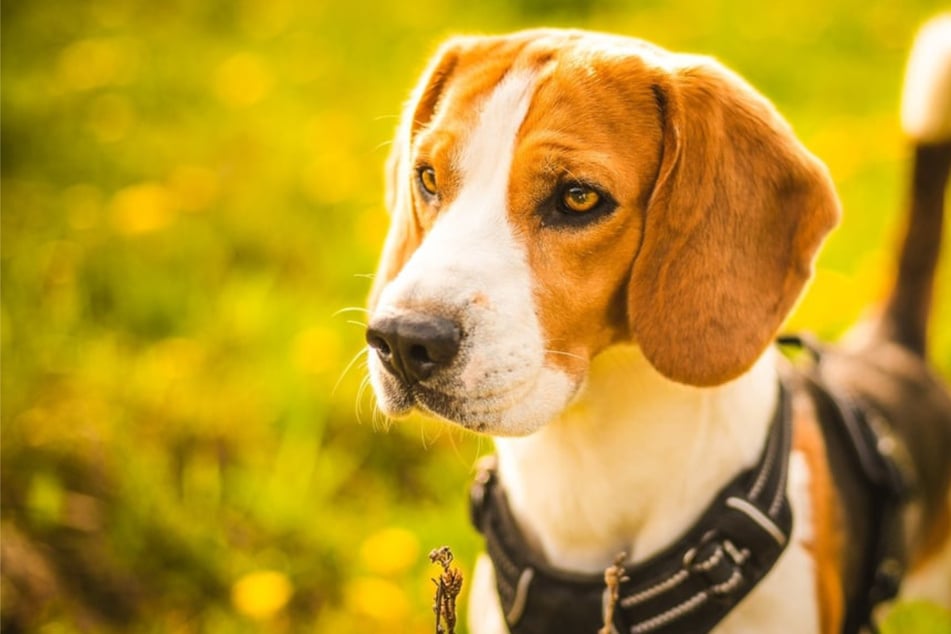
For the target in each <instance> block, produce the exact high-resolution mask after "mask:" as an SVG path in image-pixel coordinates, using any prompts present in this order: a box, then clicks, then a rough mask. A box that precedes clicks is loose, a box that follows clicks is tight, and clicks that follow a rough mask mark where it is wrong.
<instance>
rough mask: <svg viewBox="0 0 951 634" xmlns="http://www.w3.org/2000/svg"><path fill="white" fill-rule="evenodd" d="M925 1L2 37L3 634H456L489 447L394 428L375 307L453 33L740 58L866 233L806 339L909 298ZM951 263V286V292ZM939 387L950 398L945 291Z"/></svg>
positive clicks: (421, 11) (525, 5) (115, 4)
mask: <svg viewBox="0 0 951 634" xmlns="http://www.w3.org/2000/svg"><path fill="white" fill-rule="evenodd" d="M937 8H938V5H937V3H934V2H928V1H924V0H920V1H917V2H911V1H908V2H902V3H894V2H879V1H874V2H868V1H864V0H863V1H858V0H850V1H847V2H832V3H829V2H818V1H817V0H806V1H804V2H799V3H757V4H756V5H754V6H747V5H745V4H743V3H739V2H728V1H726V0H714V1H712V2H704V3H699V2H697V3H694V2H691V1H690V0H674V1H672V2H660V1H658V0H649V1H645V2H640V3H636V4H635V3H626V2H621V1H620V0H603V1H600V2H580V1H574V0H558V1H552V2H545V1H542V0H519V1H517V2H506V1H503V0H483V2H479V3H474V2H467V1H464V0H441V1H437V0H421V1H419V2H379V3H361V2H348V3H345V2H340V1H338V0H330V1H327V0H317V1H311V2H307V1H304V0H244V1H241V2H234V3H230V2H221V1H209V2H198V3H195V2H187V1H185V0H170V1H168V2H158V3H156V2H144V1H140V0H101V1H95V2H93V1H78V2H55V1H53V0H45V1H36V2H24V1H16V0H12V1H9V2H5V3H3V6H2V30H3V31H2V76H3V90H2V159H3V161H2V179H3V180H2V205H3V208H2V278H0V282H2V312H0V326H2V329H0V333H2V335H0V336H2V355H3V373H2V397H3V398H2V410H0V414H2V500H3V507H2V515H0V519H2V531H3V539H2V554H3V562H2V565H3V570H2V606H0V608H2V627H3V630H4V631H5V632H25V631H42V632H73V631H116V632H119V631H122V632H251V631H263V632H296V631H318V632H330V631H336V632H353V631H387V632H428V631H432V622H433V619H432V615H431V612H430V606H431V602H432V584H431V582H430V580H429V578H430V577H433V576H435V575H436V573H437V571H436V570H435V569H433V568H432V567H431V566H429V564H428V562H427V561H426V557H425V553H426V552H427V551H428V550H429V549H431V548H433V547H436V546H439V545H442V544H450V545H451V546H452V547H453V549H454V551H455V552H456V555H457V557H458V559H459V560H460V561H461V563H462V564H463V566H464V567H465V568H466V569H467V570H468V569H469V567H471V565H472V562H473V558H474V555H475V553H476V552H477V550H478V540H477V538H476V535H475V534H474V533H473V531H472V530H470V529H469V527H468V525H467V520H466V513H465V495H464V490H465V483H466V481H467V479H468V477H469V475H470V472H471V464H472V463H473V461H474V459H475V458H476V457H477V455H479V453H481V452H485V451H488V449H489V446H490V445H489V443H488V442H487V441H483V440H480V439H477V438H475V437H473V436H469V435H466V434H464V433H462V432H460V431H457V430H453V429H450V428H448V427H445V426H441V425H436V424H432V423H429V422H426V421H422V420H419V419H411V420H409V421H406V422H399V423H397V424H395V425H394V426H393V427H392V428H391V429H390V430H389V431H388V433H385V432H384V429H385V428H387V427H389V426H388V425H387V424H384V422H383V421H381V420H379V419H378V418H377V417H376V416H375V415H374V414H373V405H372V398H371V397H370V395H369V394H367V391H366V389H365V384H364V382H363V376H364V374H365V372H364V368H363V358H362V356H361V348H362V336H363V332H362V330H363V326H362V324H361V323H360V322H361V320H362V319H363V315H362V313H360V312H359V311H358V310H354V311H343V312H341V309H345V308H348V307H359V306H361V305H362V303H363V298H364V295H365V293H366V290H367V287H368V280H367V274H370V273H371V272H372V271H373V269H374V265H375V258H376V254H377V252H378V249H379V247H380V244H381V242H382V239H383V235H384V233H385V229H386V224H387V217H386V214H385V212H384V210H383V208H382V205H381V199H382V193H381V187H382V177H381V166H382V163H383V161H384V158H385V156H386V153H387V145H388V139H389V138H390V135H391V132H392V130H393V128H394V126H395V122H396V117H397V116H398V114H399V110H400V106H401V103H402V101H403V99H404V98H405V96H406V94H407V93H408V91H409V88H410V87H411V85H412V83H413V82H414V80H415V77H416V75H417V73H418V72H419V71H420V69H421V68H422V67H423V65H424V64H425V61H426V58H427V56H428V54H429V53H430V52H431V51H432V50H433V49H434V47H435V46H436V44H437V43H438V42H439V41H440V40H441V39H442V38H443V37H445V36H446V35H449V34H451V33H457V32H497V31H503V30H510V29H515V28H521V27H527V26H538V25H555V26H559V25H560V26H578V27H586V28H593V29H600V30H610V31H615V32H620V33H625V34H630V35H636V36H640V37H644V38H647V39H650V40H653V41H655V42H656V43H658V44H661V45H663V46H666V47H668V48H672V49H675V50H686V51H692V52H704V53H709V54H714V55H716V56H717V57H719V58H720V59H721V60H723V61H724V62H726V63H727V64H728V65H730V66H732V67H733V68H735V69H737V70H738V71H739V72H740V73H741V74H743V75H745V76H746V77H747V78H748V79H749V80H750V81H751V82H752V83H753V84H754V85H755V86H758V87H759V88H760V89H761V90H762V91H763V92H764V93H766V94H767V95H768V96H770V97H771V98H772V99H774V100H775V102H776V103H777V105H778V106H779V108H780V110H781V111H783V112H784V113H785V114H786V115H787V117H788V118H789V119H790V121H791V122H792V123H793V125H794V126H795V127H796V129H797V131H798V133H799V134H800V136H801V137H802V138H803V140H804V141H805V142H806V144H807V145H808V146H809V147H810V148H812V149H813V151H815V152H816V153H817V154H818V155H819V156H820V157H822V158H823V159H824V160H826V161H827V163H828V164H829V166H830V168H831V170H832V172H833V175H834V177H835V179H836V182H837V184H838V186H839V188H840V192H841V195H842V198H843V201H844V205H845V209H846V218H845V220H844V222H843V225H842V227H841V229H840V231H839V232H838V233H837V234H836V236H835V237H834V238H832V239H831V240H830V242H829V244H828V245H827V248H826V250H825V252H824V255H823V256H822V259H821V261H820V266H819V269H820V270H819V275H818V278H817V280H816V282H815V284H814V285H813V287H812V289H811V291H810V293H809V294H808V296H807V297H806V299H805V300H804V301H803V303H802V305H801V306H800V308H799V310H798V312H797V314H796V316H795V317H794V319H793V320H792V324H793V325H795V326H797V327H808V328H811V329H813V330H816V331H818V332H819V333H820V334H822V335H826V336H832V335H835V334H838V333H840V332H841V331H842V330H843V329H844V328H845V327H847V326H848V324H850V323H851V322H853V321H854V320H855V319H856V318H857V317H858V316H859V314H860V312H861V311H862V310H863V307H865V306H867V305H868V304H869V303H870V302H871V301H873V300H874V299H875V298H876V297H877V296H878V294H879V293H880V292H881V291H882V289H883V288H884V287H885V285H886V284H887V281H888V271H889V270H890V258H891V256H892V245H893V243H894V233H895V230H896V226H897V225H898V223H899V222H900V220H901V218H902V214H901V209H902V204H903V198H904V189H903V188H904V183H905V176H906V174H905V172H906V167H907V164H906V159H907V155H908V148H907V147H906V146H905V144H904V142H903V140H902V138H901V135H900V133H899V131H898V128H897V108H898V106H897V102H898V96H899V86H900V80H901V71H902V66H903V63H904V57H905V54H906V49H907V47H908V45H909V42H910V40H911V38H912V35H913V33H914V30H915V28H916V27H917V25H918V24H919V23H920V22H921V21H922V20H923V19H924V18H925V17H927V16H928V15H929V14H931V13H932V12H933V11H935V10H936V9H937ZM949 264H951V258H946V259H945V264H944V268H943V269H942V277H941V280H940V285H941V287H942V288H943V289H945V290H947V289H948V288H951V284H949V280H951V271H949ZM936 312H937V316H936V323H937V324H939V327H938V329H937V331H936V333H935V337H934V339H935V358H936V361H937V362H938V364H939V366H940V368H941V370H942V371H943V372H944V373H945V375H946V376H947V375H949V374H951V327H949V326H948V324H951V293H944V294H943V295H942V296H941V297H940V298H939V305H938V306H937V307H936Z"/></svg>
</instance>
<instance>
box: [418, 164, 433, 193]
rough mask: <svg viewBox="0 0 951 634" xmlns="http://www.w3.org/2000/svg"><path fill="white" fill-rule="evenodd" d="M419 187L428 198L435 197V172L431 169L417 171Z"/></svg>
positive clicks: (425, 168) (424, 168) (422, 168)
mask: <svg viewBox="0 0 951 634" xmlns="http://www.w3.org/2000/svg"><path fill="white" fill-rule="evenodd" d="M419 186H420V187H422V188H423V191H424V192H426V193H427V194H429V195H430V196H435V195H436V191H437V189H436V170H434V169H433V168H431V167H421V168H420V169H419Z"/></svg>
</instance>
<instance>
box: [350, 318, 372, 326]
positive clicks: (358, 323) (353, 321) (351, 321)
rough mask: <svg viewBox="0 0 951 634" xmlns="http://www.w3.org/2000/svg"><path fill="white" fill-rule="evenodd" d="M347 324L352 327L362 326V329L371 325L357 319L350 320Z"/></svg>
mask: <svg viewBox="0 0 951 634" xmlns="http://www.w3.org/2000/svg"><path fill="white" fill-rule="evenodd" d="M347 323H348V324H350V325H352V326H360V327H361V328H368V327H369V324H366V323H364V322H362V321H357V320H356V319H348V320H347Z"/></svg>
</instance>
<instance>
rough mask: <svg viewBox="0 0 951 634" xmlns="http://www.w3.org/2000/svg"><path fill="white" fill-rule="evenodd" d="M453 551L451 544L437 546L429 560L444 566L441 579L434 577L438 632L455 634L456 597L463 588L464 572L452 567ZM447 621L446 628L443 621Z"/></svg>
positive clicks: (434, 608) (434, 607) (438, 633)
mask: <svg viewBox="0 0 951 634" xmlns="http://www.w3.org/2000/svg"><path fill="white" fill-rule="evenodd" d="M452 559H453V557H452V551H451V550H449V546H443V547H442V548H436V549H435V550H433V551H431V552H430V553H429V561H431V562H433V563H434V564H437V563H438V564H439V565H440V566H442V574H441V575H439V579H433V580H432V582H433V583H434V584H436V599H435V601H434V602H433V613H434V614H435V615H436V634H455V632H456V597H458V596H459V592H460V591H461V590H462V572H460V571H459V569H458V568H454V567H452V565H451V564H452ZM443 621H445V623H446V628H445V629H443V626H442V623H443Z"/></svg>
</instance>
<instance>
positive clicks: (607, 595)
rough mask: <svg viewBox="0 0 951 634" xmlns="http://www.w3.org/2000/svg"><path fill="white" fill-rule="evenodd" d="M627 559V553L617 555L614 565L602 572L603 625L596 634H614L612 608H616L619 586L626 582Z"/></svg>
mask: <svg viewBox="0 0 951 634" xmlns="http://www.w3.org/2000/svg"><path fill="white" fill-rule="evenodd" d="M625 559H627V553H619V554H618V556H617V557H615V558H614V563H613V564H612V565H610V566H608V567H607V568H606V569H605V571H604V584H605V585H606V586H607V587H606V588H605V589H604V611H603V614H602V616H603V620H604V625H603V626H602V627H601V629H600V630H598V634H614V631H615V630H614V608H615V607H617V599H618V595H619V594H620V592H621V584H622V583H624V582H625V581H627V580H628V577H627V576H626V575H625V574H624V560H625Z"/></svg>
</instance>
